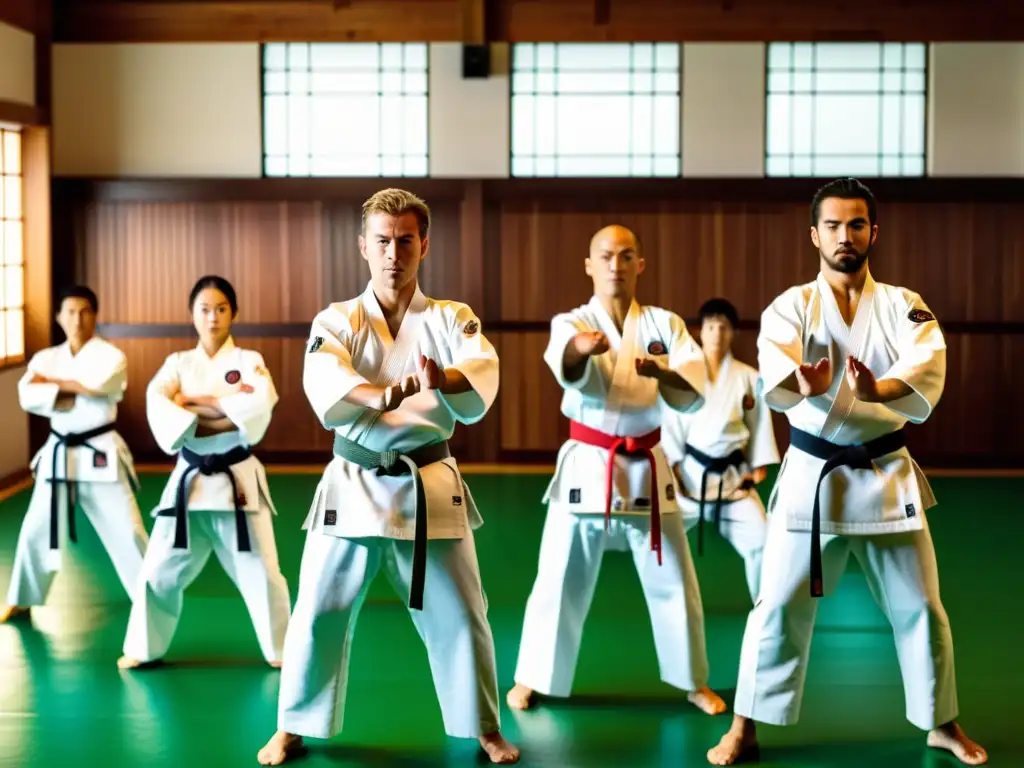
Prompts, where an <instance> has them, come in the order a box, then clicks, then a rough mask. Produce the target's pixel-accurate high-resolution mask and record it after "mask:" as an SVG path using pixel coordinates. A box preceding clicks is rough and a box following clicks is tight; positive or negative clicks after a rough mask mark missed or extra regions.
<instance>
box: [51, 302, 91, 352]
mask: <svg viewBox="0 0 1024 768" xmlns="http://www.w3.org/2000/svg"><path fill="white" fill-rule="evenodd" d="M57 325H59V326H60V329H61V330H62V331H64V335H65V336H67V337H68V341H70V342H72V343H73V344H76V345H77V344H84V343H85V342H87V341H88V340H89V339H91V338H92V336H93V334H94V333H96V313H95V312H93V309H92V304H90V303H89V300H88V299H81V298H78V297H77V296H76V297H71V298H67V299H64V301H62V302H61V304H60V312H58V313H57Z"/></svg>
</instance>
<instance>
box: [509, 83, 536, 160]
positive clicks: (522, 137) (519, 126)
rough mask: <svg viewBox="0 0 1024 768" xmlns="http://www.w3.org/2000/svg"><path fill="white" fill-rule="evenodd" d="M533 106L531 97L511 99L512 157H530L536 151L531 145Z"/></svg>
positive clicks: (533, 118)
mask: <svg viewBox="0 0 1024 768" xmlns="http://www.w3.org/2000/svg"><path fill="white" fill-rule="evenodd" d="M533 105H534V98H533V97H532V96H513V97H512V157H517V156H519V155H532V154H533V153H534V152H535V151H536V150H535V149H534V144H533V132H534V121H535V115H534V109H533Z"/></svg>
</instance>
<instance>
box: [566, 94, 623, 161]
mask: <svg viewBox="0 0 1024 768" xmlns="http://www.w3.org/2000/svg"><path fill="white" fill-rule="evenodd" d="M629 101H630V98H629V97H628V96H604V97H601V96H565V97H562V98H560V99H559V100H558V102H557V104H558V106H557V110H558V144H557V152H558V153H559V154H563V155H599V154H605V153H609V154H610V153H615V154H622V155H628V154H629V123H627V122H625V121H623V120H620V119H616V120H608V119H606V116H607V115H625V114H628V113H629Z"/></svg>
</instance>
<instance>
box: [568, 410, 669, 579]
mask: <svg viewBox="0 0 1024 768" xmlns="http://www.w3.org/2000/svg"><path fill="white" fill-rule="evenodd" d="M569 439H570V440H578V441H579V442H581V443H586V444H587V445H596V446H597V447H598V448H605V449H607V450H608V475H607V478H606V481H605V490H604V498H605V501H604V527H605V530H608V527H609V525H610V524H611V519H612V478H613V477H614V473H615V454H616V453H617V452H618V451H619V450H620V449H621V450H622V452H623V453H625V454H626V455H627V456H634V455H639V454H642V455H645V456H647V460H648V461H649V462H650V464H651V551H652V552H655V553H656V554H657V555H658V565H661V512H660V507H659V499H660V494H659V492H658V470H657V467H656V462H655V460H654V451H653V448H654V447H655V446H656V445H658V443H659V442H661V429H660V428H659V429H656V430H654V431H653V432H648V433H647V434H646V435H641V436H640V437H616V436H615V435H606V434H605V433H604V432H601V431H599V430H596V429H591V428H590V427H587V426H584V425H583V424H580V423H579V422H577V421H573V420H571V419H570V420H569Z"/></svg>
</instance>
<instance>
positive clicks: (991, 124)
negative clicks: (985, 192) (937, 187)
mask: <svg viewBox="0 0 1024 768" xmlns="http://www.w3.org/2000/svg"><path fill="white" fill-rule="evenodd" d="M929 64H930V68H929V69H930V78H929V89H928V90H929V99H928V102H929V105H928V122H929V124H930V131H929V146H928V172H929V173H930V174H931V175H933V176H1022V175H1024V43H937V44H935V45H933V46H931V60H930V62H929Z"/></svg>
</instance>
